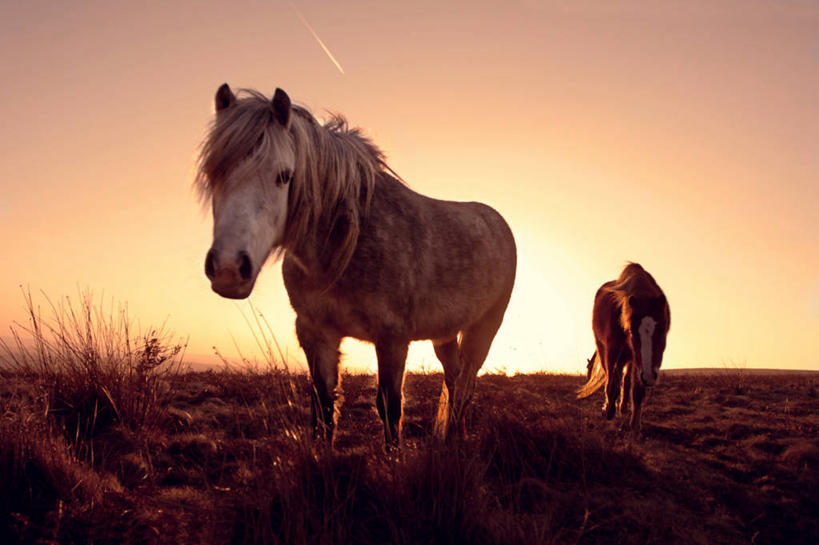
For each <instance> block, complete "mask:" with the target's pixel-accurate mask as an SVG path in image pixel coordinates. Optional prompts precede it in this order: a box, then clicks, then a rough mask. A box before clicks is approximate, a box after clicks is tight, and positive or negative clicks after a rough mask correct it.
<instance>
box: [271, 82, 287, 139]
mask: <svg viewBox="0 0 819 545" xmlns="http://www.w3.org/2000/svg"><path fill="white" fill-rule="evenodd" d="M273 117H275V118H276V121H278V122H279V123H281V124H282V126H283V127H284V128H285V129H289V128H290V97H289V96H287V93H285V92H284V91H282V90H281V89H279V88H278V87H276V92H275V93H274V94H273Z"/></svg>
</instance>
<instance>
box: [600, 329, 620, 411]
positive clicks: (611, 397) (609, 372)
mask: <svg viewBox="0 0 819 545" xmlns="http://www.w3.org/2000/svg"><path fill="white" fill-rule="evenodd" d="M610 346H611V343H609V344H607V345H606V347H605V348H606V350H605V352H606V355H605V360H604V363H605V366H606V402H605V404H604V405H603V414H604V416H605V417H606V420H611V419H612V418H614V410H615V408H616V407H617V398H618V396H619V395H620V382H621V380H622V378H623V364H622V362H621V361H620V358H619V357H615V355H614V354H612V353H611V352H612V351H611V349H610V348H609V347H610Z"/></svg>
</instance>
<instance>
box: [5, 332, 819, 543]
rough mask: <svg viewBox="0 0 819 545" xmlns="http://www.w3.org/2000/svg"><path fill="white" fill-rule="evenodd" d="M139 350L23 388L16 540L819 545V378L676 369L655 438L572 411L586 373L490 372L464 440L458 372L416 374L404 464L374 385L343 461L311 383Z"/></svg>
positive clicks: (349, 399)
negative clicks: (455, 396) (446, 400)
mask: <svg viewBox="0 0 819 545" xmlns="http://www.w3.org/2000/svg"><path fill="white" fill-rule="evenodd" d="M140 354H141V357H142V359H141V360H140V361H141V362H142V363H143V364H144V363H145V362H146V361H153V365H148V366H146V365H143V366H142V368H141V371H139V372H136V373H130V374H129V373H127V372H125V371H127V369H128V368H125V371H124V370H123V368H120V369H119V370H117V373H120V374H119V375H115V374H112V373H109V374H107V375H94V373H88V372H86V375H84V376H74V377H73V378H71V377H69V378H71V380H69V378H66V377H62V378H60V376H59V374H52V373H49V372H47V371H46V372H43V371H42V370H41V372H40V374H39V375H38V374H37V373H33V372H32V370H31V369H29V372H28V373H21V372H19V371H18V372H14V373H12V372H5V374H4V375H3V377H2V382H0V415H1V418H2V420H0V434H1V435H0V438H2V442H0V542H2V543H288V544H298V543H327V544H329V543H403V544H415V543H418V544H421V543H424V544H426V543H479V544H495V543H521V544H523V543H526V544H530V543H712V544H713V543H806V544H807V543H811V544H815V543H817V542H819V410H818V409H819V396H818V394H817V388H818V387H819V384H817V383H819V377H817V375H816V374H799V375H788V374H750V373H747V372H745V371H743V370H735V371H730V372H727V373H721V374H713V375H679V374H666V375H665V376H664V377H663V379H662V381H661V383H660V384H659V385H658V386H657V387H656V388H655V389H654V390H653V391H651V392H650V394H649V397H648V399H647V402H646V409H645V411H644V419H643V420H644V434H643V437H642V438H639V439H636V440H635V439H634V438H632V437H631V436H629V435H627V434H625V433H623V432H622V431H621V430H620V429H619V425H620V424H621V423H622V420H620V419H619V418H618V419H617V420H615V421H614V422H605V421H604V420H603V419H602V418H601V417H600V414H599V407H600V401H601V399H600V395H601V394H599V393H598V394H597V395H595V396H593V397H592V398H590V399H588V400H582V401H577V400H575V399H574V394H573V392H574V390H575V389H576V388H577V386H579V385H580V384H581V382H582V379H581V377H579V376H570V375H550V374H533V375H517V376H505V375H484V376H482V377H480V378H479V380H478V386H477V393H476V397H475V400H474V403H473V410H472V412H471V414H470V419H469V429H470V435H469V437H467V438H466V439H464V440H455V441H451V442H449V443H441V442H438V441H437V440H435V439H433V438H432V429H433V424H434V419H435V415H436V404H437V400H438V395H439V393H440V387H441V382H442V377H441V375H440V374H409V375H408V376H407V378H406V382H405V388H404V391H405V413H404V447H403V449H402V452H401V453H400V454H390V455H387V454H384V453H383V446H382V445H383V439H382V431H381V430H382V428H381V423H380V421H379V419H378V416H377V414H376V411H375V407H374V400H375V387H376V384H375V378H374V377H373V376H369V375H345V376H344V377H343V386H344V392H345V397H346V400H345V402H344V405H343V408H342V413H341V418H340V420H339V426H338V436H337V440H336V445H335V446H336V448H335V451H334V452H333V451H329V450H328V449H327V448H326V446H325V445H323V444H320V443H319V444H315V443H314V442H313V441H312V439H311V434H310V433H309V432H308V426H307V424H308V422H309V410H308V407H309V406H308V403H307V401H308V396H307V393H308V388H309V383H308V380H307V378H306V377H305V376H303V375H298V374H289V373H287V372H284V371H276V370H267V371H259V370H255V371H254V370H244V371H241V372H239V371H230V370H225V371H220V372H203V373H191V372H182V371H180V370H167V369H165V370H164V371H163V372H157V370H158V369H162V367H161V365H159V364H161V363H164V362H165V360H163V358H162V357H160V356H162V354H163V352H161V351H157V346H156V345H154V352H150V343H148V349H147V350H143V351H142V352H140ZM164 354H165V356H168V355H169V353H164ZM151 357H153V360H151V359H150V358H151ZM166 359H167V358H166ZM137 367H138V366H137ZM86 371H87V369H86ZM76 372H77V371H76V370H75V373H76Z"/></svg>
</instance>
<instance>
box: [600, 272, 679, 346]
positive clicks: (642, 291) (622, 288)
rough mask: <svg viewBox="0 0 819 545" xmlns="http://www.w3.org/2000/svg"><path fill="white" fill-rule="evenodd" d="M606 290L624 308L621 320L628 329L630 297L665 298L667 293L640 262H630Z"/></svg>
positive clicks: (624, 327)
mask: <svg viewBox="0 0 819 545" xmlns="http://www.w3.org/2000/svg"><path fill="white" fill-rule="evenodd" d="M605 290H606V291H607V292H608V293H610V294H611V295H612V297H614V299H615V301H616V302H617V304H618V305H619V306H620V308H621V310H622V312H621V315H620V321H621V324H622V326H623V329H624V330H628V328H629V324H630V323H631V307H630V306H629V305H628V304H626V302H627V301H628V298H629V297H631V296H634V297H637V298H640V299H650V298H659V297H661V298H662V299H663V300H665V294H664V293H663V290H662V289H660V286H659V284H657V282H656V281H655V280H654V277H653V276H651V274H650V273H649V272H648V271H646V270H645V269H644V268H643V267H642V266H641V265H640V264H639V263H632V262H628V264H627V265H626V266H625V268H624V269H623V272H621V273H620V276H619V277H618V278H617V280H615V281H614V282H613V283H612V284H610V285H606V286H605ZM666 307H667V304H666Z"/></svg>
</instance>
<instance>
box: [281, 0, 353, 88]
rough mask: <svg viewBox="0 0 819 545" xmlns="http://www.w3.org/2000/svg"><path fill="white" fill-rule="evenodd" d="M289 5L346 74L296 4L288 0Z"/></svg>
mask: <svg viewBox="0 0 819 545" xmlns="http://www.w3.org/2000/svg"><path fill="white" fill-rule="evenodd" d="M287 3H288V4H290V7H291V8H293V11H295V12H296V15H298V17H299V19H301V22H302V23H304V26H305V27H307V30H309V31H310V34H312V35H313V38H315V39H316V41H317V42H318V44H319V45H320V46H321V48H322V49H323V50H324V52H325V53H327V56H328V57H329V58H330V60H331V61H333V64H335V65H336V68H338V71H339V72H341V73H342V74H344V69H343V68H342V67H341V64H339V62H338V61H337V60H336V58H335V57H334V56H333V54H332V53H330V50H329V49H327V46H326V45H324V42H322V41H321V38H319V37H318V34H316V31H315V30H313V27H311V26H310V23H308V22H307V19H305V18H304V15H302V14H301V12H300V11H299V10H298V9H297V8H296V6H295V4H293V2H291V1H289V0H288V2H287Z"/></svg>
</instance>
